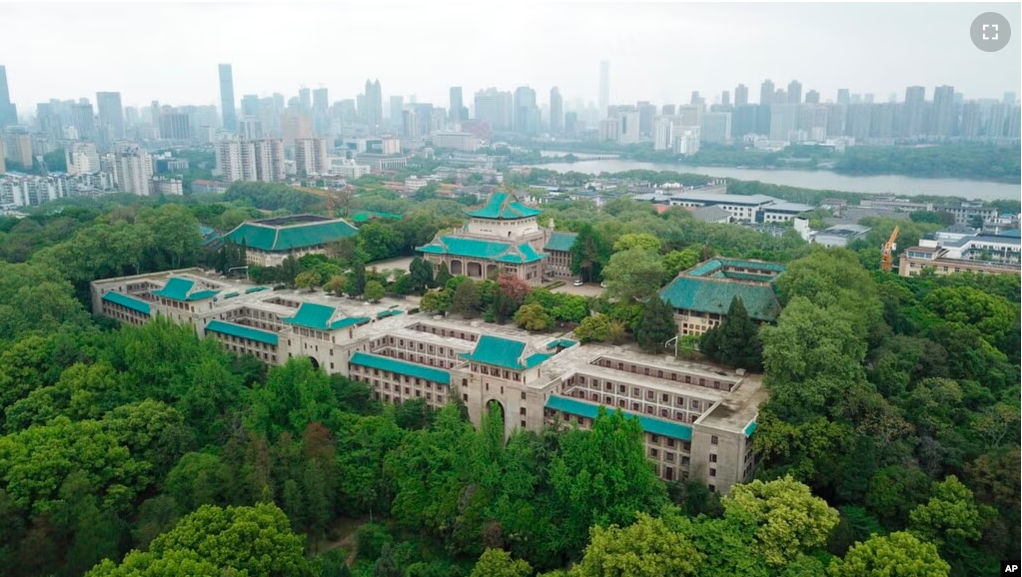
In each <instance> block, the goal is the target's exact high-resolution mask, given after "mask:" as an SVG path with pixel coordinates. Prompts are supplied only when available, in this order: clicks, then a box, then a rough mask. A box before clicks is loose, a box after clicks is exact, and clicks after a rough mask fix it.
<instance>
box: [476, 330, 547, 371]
mask: <svg viewBox="0 0 1022 577" xmlns="http://www.w3.org/2000/svg"><path fill="white" fill-rule="evenodd" d="M460 356H461V357H462V358H463V359H467V360H469V361H472V362H476V363H482V364H485V365H493V366H496V367H503V368H505V369H512V370H516V371H521V370H525V369H531V368H532V367H535V366H536V365H538V364H540V363H542V362H543V361H545V360H547V359H549V358H550V357H551V356H553V355H551V354H548V353H535V352H532V351H530V350H528V348H527V347H526V346H525V343H523V342H521V341H516V340H513V339H505V338H502V337H495V336H492V335H483V336H481V337H479V342H478V343H476V348H475V349H474V350H473V351H472V352H471V353H462V354H461V355H460Z"/></svg>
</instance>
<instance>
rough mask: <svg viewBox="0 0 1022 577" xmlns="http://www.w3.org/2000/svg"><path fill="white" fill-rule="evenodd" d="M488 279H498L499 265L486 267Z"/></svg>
mask: <svg viewBox="0 0 1022 577" xmlns="http://www.w3.org/2000/svg"><path fill="white" fill-rule="evenodd" d="M486 278H488V279H495V278H497V265H495V264H488V265H486Z"/></svg>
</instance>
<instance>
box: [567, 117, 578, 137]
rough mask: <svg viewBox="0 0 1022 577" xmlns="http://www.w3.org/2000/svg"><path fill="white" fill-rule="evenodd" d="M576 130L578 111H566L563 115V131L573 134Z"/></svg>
mask: <svg viewBox="0 0 1022 577" xmlns="http://www.w3.org/2000/svg"><path fill="white" fill-rule="evenodd" d="M577 131H578V113H577V112H568V113H567V114H565V115H564V133H565V134H575V133H576V132H577Z"/></svg>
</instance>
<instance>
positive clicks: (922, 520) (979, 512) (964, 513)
mask: <svg viewBox="0 0 1022 577" xmlns="http://www.w3.org/2000/svg"><path fill="white" fill-rule="evenodd" d="M931 495H932V496H931V497H930V500H929V501H927V502H926V503H925V504H923V505H919V506H918V507H916V508H915V509H913V510H912V512H911V513H909V531H910V532H911V533H912V534H913V535H916V536H917V537H919V538H920V539H925V540H926V541H929V542H931V543H934V544H936V545H937V547H938V548H940V549H941V550H942V551H944V550H959V551H960V550H961V548H962V547H963V546H965V545H966V544H967V543H969V542H975V541H978V540H979V539H980V537H982V536H983V524H984V523H985V521H986V518H988V517H990V516H991V514H992V511H991V510H990V508H989V507H986V506H984V505H977V504H976V501H975V499H974V498H973V495H972V491H971V490H969V488H968V487H966V486H965V485H964V484H962V482H961V481H959V480H958V477H955V476H954V475H949V476H948V477H947V478H946V479H944V480H943V481H941V482H940V483H934V484H933V491H932V493H931Z"/></svg>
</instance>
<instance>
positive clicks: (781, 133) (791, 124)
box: [769, 102, 798, 142]
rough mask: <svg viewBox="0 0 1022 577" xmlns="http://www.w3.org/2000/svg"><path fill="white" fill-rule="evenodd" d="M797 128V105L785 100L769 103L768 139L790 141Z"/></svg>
mask: <svg viewBox="0 0 1022 577" xmlns="http://www.w3.org/2000/svg"><path fill="white" fill-rule="evenodd" d="M797 129H798V105H797V104H789V103H787V102H781V103H774V104H771V105H770V132H769V134H770V140H777V141H784V142H791V141H792V140H793V139H792V132H794V131H796V130H797Z"/></svg>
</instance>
